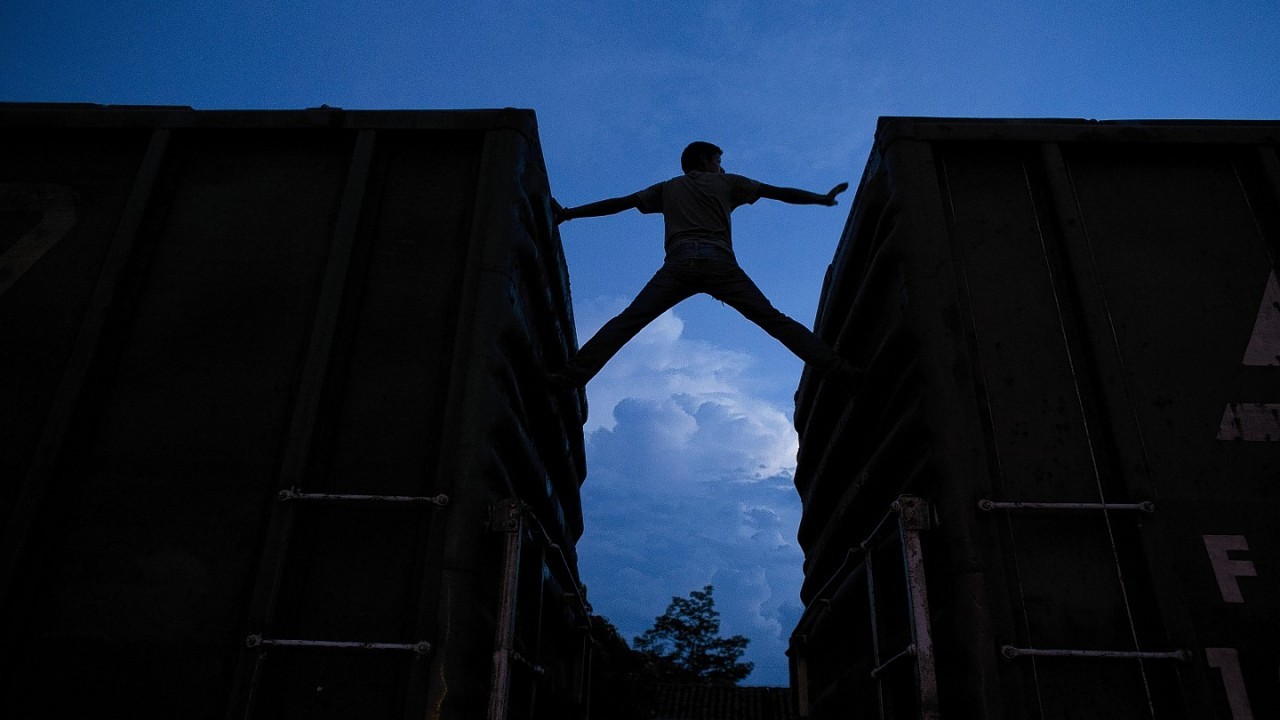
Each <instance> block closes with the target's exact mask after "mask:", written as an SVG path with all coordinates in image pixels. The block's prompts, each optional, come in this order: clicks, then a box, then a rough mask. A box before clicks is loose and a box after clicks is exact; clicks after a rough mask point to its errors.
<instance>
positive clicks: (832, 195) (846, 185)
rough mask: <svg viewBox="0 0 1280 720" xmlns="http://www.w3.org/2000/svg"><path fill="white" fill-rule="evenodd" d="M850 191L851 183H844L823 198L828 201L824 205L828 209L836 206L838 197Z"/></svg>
mask: <svg viewBox="0 0 1280 720" xmlns="http://www.w3.org/2000/svg"><path fill="white" fill-rule="evenodd" d="M848 189H849V183H847V182H842V183H840V184H839V185H837V186H835V187H833V188H831V190H829V191H828V192H827V194H826V195H824V196H823V197H825V198H826V199H827V200H826V202H825V203H823V204H824V205H827V206H828V207H830V206H832V205H835V204H836V196H837V195H839V194H840V193H842V192H844V191H845V190H848Z"/></svg>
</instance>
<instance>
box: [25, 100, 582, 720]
mask: <svg viewBox="0 0 1280 720" xmlns="http://www.w3.org/2000/svg"><path fill="white" fill-rule="evenodd" d="M0 116H3V120H4V121H5V124H6V132H5V137H4V138H3V140H0V156H3V157H4V158H5V161H4V162H3V163H0V283H3V284H0V370H3V371H4V377H6V378H8V380H6V381H5V382H4V383H0V407H3V408H4V412H2V413H0V432H2V433H3V434H2V437H3V438H4V442H3V444H2V448H0V477H3V482H0V502H2V503H3V505H0V517H3V518H4V519H5V521H6V526H5V533H6V534H5V536H4V539H5V542H4V545H3V547H0V550H3V554H0V561H2V562H4V563H5V564H4V565H3V566H2V567H0V569H2V570H3V571H4V572H5V575H4V577H3V580H4V581H5V583H6V584H5V586H4V590H5V598H4V599H5V602H6V604H5V606H4V618H3V629H4V639H5V650H4V653H3V654H4V662H5V670H4V681H3V686H4V688H5V690H4V692H3V696H4V697H3V699H0V708H7V710H5V711H4V714H5V715H6V716H9V717H28V716H44V715H48V716H61V715H63V714H67V713H72V714H75V713H86V712H89V711H93V712H95V713H98V712H103V713H106V714H107V715H108V716H125V715H126V714H127V715H129V716H132V717H192V718H194V717H222V716H224V715H225V714H226V713H227V712H228V708H229V707H231V708H239V710H237V712H239V711H251V713H252V716H254V717H356V716H358V717H371V718H372V717H399V716H401V715H402V714H403V713H405V712H414V710H413V708H415V707H416V708H417V712H425V710H426V707H427V704H426V703H427V694H428V684H429V683H431V682H436V681H439V682H440V683H444V684H445V687H443V689H442V688H440V687H437V688H435V690H434V691H433V692H435V693H436V695H435V696H433V697H432V700H431V703H432V705H433V706H434V708H435V710H436V711H437V712H441V711H443V712H444V715H443V717H469V716H473V715H474V713H475V712H477V709H478V710H479V711H480V712H483V709H484V707H485V703H486V701H487V699H488V698H487V695H486V694H485V693H486V691H487V689H488V683H489V673H490V667H489V665H488V662H489V660H490V656H491V654H492V648H491V645H492V638H493V624H492V616H493V614H494V612H495V611H494V610H493V608H492V605H493V604H494V603H495V602H496V600H497V597H496V593H497V592H498V590H497V588H498V583H497V580H496V578H497V576H498V575H499V574H500V568H499V565H500V562H501V558H500V557H499V556H498V551H497V547H498V543H497V542H496V541H491V540H490V539H489V533H488V531H487V527H486V521H487V512H488V508H489V506H490V505H491V504H492V503H493V502H495V501H496V500H498V499H501V498H505V497H511V496H513V495H520V496H522V497H525V498H526V499H527V501H528V502H529V503H530V506H531V507H533V508H534V511H535V512H537V513H539V517H541V518H542V522H543V523H544V524H545V526H546V527H547V528H549V530H548V532H549V533H550V535H551V537H552V539H553V541H554V542H557V543H559V544H560V545H561V547H563V548H565V550H566V553H567V557H568V558H569V560H570V561H571V563H572V562H573V560H574V556H573V552H572V547H573V543H574V542H575V541H576V539H577V537H578V535H579V534H580V533H581V517H580V511H579V509H578V508H579V505H578V501H577V485H578V483H579V482H580V481H581V477H582V473H583V472H584V471H583V469H582V467H581V432H580V423H578V424H575V423H574V422H572V418H570V420H568V421H562V422H561V423H559V424H554V425H553V424H551V423H543V424H542V427H539V428H538V429H537V430H536V433H535V432H534V431H533V430H532V429H529V428H524V429H523V430H522V429H521V427H520V423H521V422H526V423H527V421H528V419H529V417H530V416H531V413H530V414H525V415H521V416H518V417H517V418H516V420H515V421H514V422H515V423H516V425H517V428H516V429H515V430H508V431H507V432H508V434H511V435H514V436H515V437H516V439H517V440H520V441H521V442H523V443H524V445H525V446H527V445H529V444H530V443H533V444H536V445H538V446H540V448H541V455H539V453H538V452H534V453H532V454H530V453H529V452H528V450H527V448H525V449H523V450H522V451H521V452H520V453H516V455H517V457H515V458H511V457H507V456H510V455H511V454H512V452H511V450H510V447H502V448H498V449H496V450H492V451H485V457H484V458H479V457H471V458H459V457H456V455H457V454H458V453H471V454H472V455H477V456H478V455H480V454H481V451H482V449H481V448H479V447H478V446H479V445H480V444H482V443H483V442H484V441H483V438H488V437H491V436H493V434H494V432H495V431H493V430H492V429H490V428H491V426H501V425H502V422H503V421H501V420H500V419H498V418H496V414H497V413H498V412H499V405H497V404H495V403H494V402H493V401H491V400H484V399H483V398H481V399H480V401H479V402H472V401H471V400H470V399H469V398H470V397H472V396H475V397H479V396H480V395H481V394H482V393H478V392H477V391H476V389H475V388H476V387H478V386H484V385H490V386H491V385H493V382H494V381H493V380H486V379H484V378H485V377H486V376H487V374H488V373H494V372H497V370H495V368H501V367H502V366H504V365H510V364H511V363H512V362H517V361H518V362H520V363H524V364H525V365H529V366H532V367H535V368H536V367H540V366H541V363H542V362H543V358H544V357H553V358H556V359H559V357H562V356H563V353H564V352H565V349H566V346H567V345H568V344H572V343H573V337H572V316H571V314H570V312H569V310H568V308H567V303H568V298H567V283H566V282H565V280H564V276H563V270H562V269H561V261H560V257H559V252H558V245H557V244H556V243H557V241H556V239H555V238H554V235H553V231H552V229H551V227H550V223H549V219H548V218H546V217H543V216H542V215H540V214H539V213H538V210H537V208H543V206H545V204H546V201H545V198H546V196H547V191H546V187H545V185H546V178H545V171H544V170H543V169H542V165H541V157H540V150H538V148H537V144H536V130H535V129H534V126H533V122H532V114H531V113H524V114H521V113H519V112H516V111H510V112H504V113H499V112H493V113H488V114H486V113H484V112H478V113H456V114H452V115H451V114H450V113H447V112H442V113H429V112H428V113H398V114H397V113H365V114H363V115H361V114H353V115H351V116H345V117H344V116H343V114H342V113H341V112H339V111H333V112H328V113H325V112H321V113H319V114H316V113H314V112H307V113H301V112H299V113H258V114H255V113H221V114H217V113H196V112H191V111H181V110H175V111H170V112H164V111H160V110H155V111H152V112H150V113H148V112H144V111H134V112H130V111H125V110H113V109H99V110H94V109H84V108H80V109H75V108H68V109H63V110H61V111H60V110H58V109H56V108H55V109H48V108H46V109H36V110H34V111H33V110H30V109H17V108H14V107H10V108H7V109H5V110H0ZM369 124H372V125H375V126H379V127H378V129H377V130H376V131H374V130H370V129H368V127H367V125H369ZM153 126H155V127H153ZM165 127H172V129H164V128H165ZM156 128H160V129H156ZM486 153H487V154H486ZM486 173H487V174H488V176H485V174H486ZM485 193H489V194H496V196H497V199H496V200H495V199H491V198H486V197H481V195H483V194H485ZM531 194H532V195H531ZM508 206H510V207H508ZM543 209H545V208H543ZM486 210H488V211H489V212H492V213H495V214H497V215H498V217H499V219H498V220H497V221H494V220H493V218H492V217H487V216H486V217H480V218H478V217H477V213H478V212H479V213H484V212H486ZM507 216H510V217H511V218H516V219H515V220H510V221H509V220H508V218H507ZM521 220H522V222H521ZM540 225H541V226H545V227H540ZM495 233H496V235H495ZM503 233H507V234H508V235H509V234H510V233H516V234H519V235H520V236H521V238H525V236H526V235H529V234H534V235H536V236H537V237H535V238H532V239H527V238H525V239H520V240H514V239H507V236H504V235H502V234H503ZM534 241H536V244H537V246H538V247H537V249H531V250H524V251H523V255H525V256H532V260H530V259H528V258H526V259H524V260H520V259H519V258H517V257H516V256H515V255H516V253H515V252H514V251H513V250H511V249H509V248H508V247H507V246H506V245H507V244H508V243H509V244H510V246H511V247H523V246H526V245H530V243H531V242H534ZM522 243H523V245H522ZM488 245H494V246H497V247H498V248H499V249H498V250H497V251H496V253H495V251H493V250H492V249H491V248H487V247H486V246H488ZM14 247H17V248H18V249H19V251H20V252H19V251H14V252H10V251H11V250H12V249H13V248H14ZM530 247H532V246H530ZM31 248H35V250H34V251H33V250H31ZM33 252H34V255H33ZM495 255H496V256H497V258H498V260H496V261H495V260H494V256H495ZM33 257H34V261H31V260H30V258H33ZM530 262H532V263H535V264H537V263H540V264H542V265H543V266H550V265H552V264H554V265H555V268H551V267H546V268H545V269H544V270H542V271H541V272H532V271H529V270H525V274H526V275H529V276H530V278H529V279H528V280H526V281H525V282H527V283H531V284H533V285H535V286H536V288H537V290H536V291H534V292H532V293H531V292H530V291H529V290H520V289H519V282H517V281H514V280H512V279H511V278H512V277H513V276H514V275H516V274H517V270H516V269H515V268H517V267H523V266H525V265H527V264H528V263H530ZM486 263H487V264H488V266H487V267H486ZM485 276H489V277H491V278H493V277H496V278H499V280H498V281H493V280H490V281H485V280H484V279H483V278H484V277H485ZM548 277H550V278H552V279H553V280H555V281H557V282H553V283H548V280H547V278H548ZM467 293H472V295H473V297H467ZM480 293H487V295H486V296H484V297H475V296H474V295H477V294H480ZM522 293H523V294H524V295H526V296H527V295H530V294H534V295H537V297H536V299H535V300H529V299H527V298H525V299H523V300H522V299H521V298H520V297H519V296H520V295H521V294H522ZM495 318H496V319H495ZM504 318H511V319H509V320H504ZM478 319H479V320H480V322H479V323H478V325H479V327H473V325H476V324H477V320H478ZM508 326H510V327H516V328H524V329H523V331H522V332H510V331H509V330H508V329H507V328H508ZM500 332H505V333H506V334H507V335H511V337H507V338H506V339H505V340H503V341H501V342H499V340H497V339H496V338H494V339H489V340H486V339H485V338H481V340H480V341H478V340H476V338H477V337H478V336H479V335H482V334H484V333H491V334H497V333H500ZM535 341H536V345H537V347H536V348H535V347H533V346H532V344H533V343H535ZM460 342H461V343H465V347H462V348H460V347H459V346H458V345H459V343H460ZM503 343H505V344H506V345H514V346H517V349H516V350H513V351H512V353H513V355H516V356H518V357H516V358H514V359H513V358H511V357H504V356H501V355H500V354H497V353H496V352H494V353H491V354H492V355H493V357H486V358H460V357H458V353H460V352H461V353H467V352H473V351H474V349H475V348H477V347H480V348H488V347H494V348H496V347H498V346H500V345H502V344H503ZM557 356H559V357H557ZM469 367H474V368H476V370H475V372H474V373H472V374H471V375H467V373H466V372H465V370H466V369H467V368H469ZM460 368H461V370H460ZM507 374H510V373H507ZM466 378H470V379H466ZM530 379H531V378H530V377H529V376H528V373H527V372H524V371H521V377H520V378H518V379H517V380H516V381H514V382H515V383H516V384H515V385H513V386H512V389H510V390H509V391H508V392H507V395H508V396H513V397H516V398H517V399H518V398H519V397H520V395H521V393H524V394H525V395H528V396H533V395H537V394H538V391H537V390H530V389H529V388H530V387H531V386H530V385H529V382H530ZM536 379H537V378H533V380H536ZM534 387H536V388H540V386H534ZM469 394H470V395H469ZM526 402H530V403H531V402H532V400H528V399H526ZM541 402H542V403H543V404H544V405H545V403H546V402H547V401H546V400H545V399H543V400H541ZM542 410H543V411H548V410H547V408H542ZM572 410H574V411H575V412H576V411H577V410H579V408H573V409H572ZM486 414H487V416H486ZM567 414H568V415H572V414H573V413H572V412H570V413H567ZM486 417H488V419H486ZM528 434H532V437H534V438H535V439H534V440H532V441H530V440H528V439H527V437H526V435H528ZM442 443H445V444H447V445H448V447H445V446H442ZM522 447H523V446H522ZM490 454H492V455H494V456H496V457H498V458H503V457H507V459H506V460H505V463H506V465H507V466H510V468H511V475H513V476H517V477H526V478H532V479H534V480H536V481H537V485H536V487H535V488H534V489H532V490H531V489H529V488H520V487H516V486H515V484H514V483H513V482H512V480H511V479H510V478H509V477H506V476H503V475H502V474H501V473H495V472H494V471H493V470H492V466H493V464H494V461H493V460H492V459H489V457H488V455H490ZM529 463H534V466H530V465H529ZM538 463H543V464H545V465H546V466H547V467H549V468H550V470H547V469H544V468H543V467H541V466H540V465H538ZM454 473H463V476H461V477H455V476H454ZM549 473H550V474H549ZM565 473H568V474H569V475H570V477H564V474H565ZM290 487H294V488H296V489H297V490H300V491H302V492H306V493H329V494H348V495H349V494H360V495H378V496H413V497H425V498H431V497H435V496H437V495H441V494H445V495H447V496H448V497H447V499H445V498H441V502H440V503H438V504H431V503H405V504H403V505H398V506H393V505H390V504H379V505H369V504H365V505H352V504H324V503H312V504H307V505H298V504H297V503H293V504H286V505H287V507H286V505H282V501H281V499H280V492H281V490H286V489H289V488H290ZM540 572H541V570H539V573H540ZM570 572H571V573H573V572H576V570H575V569H571V570H570ZM489 576H493V577H492V578H491V577H489ZM570 589H572V588H570ZM455 601H456V602H457V603H459V604H458V605H456V606H455V605H450V603H451V602H455ZM486 608H488V609H486ZM486 618H488V619H486ZM556 627H557V628H558V627H559V626H556ZM451 631H452V632H453V633H454V637H452V638H450V637H449V633H450V632H451ZM251 633H259V634H262V635H270V636H273V637H284V638H317V639H329V640H338V641H360V642H374V643H399V644H413V643H419V642H424V641H426V642H430V643H431V644H432V647H433V648H434V649H435V650H436V655H435V656H423V655H422V654H420V653H414V652H405V651H389V652H367V653H358V652H347V651H336V652H335V651H326V650H322V649H298V650H272V651H271V652H270V653H261V652H257V651H254V652H250V651H249V650H247V649H246V642H247V637H248V636H249V635H250V634H251ZM548 646H549V647H550V645H548ZM446 651H448V652H449V655H448V657H445V652H446ZM579 660H580V659H579ZM433 663H434V664H433ZM432 668H434V673H435V680H432V679H431V678H429V677H428V674H429V673H430V672H433V671H432V670H431V669H432ZM446 679H447V680H448V681H451V682H452V683H453V685H454V687H453V688H452V689H450V688H449V687H447V685H448V683H447V682H445V681H446ZM449 692H452V693H453V695H452V696H451V697H449V698H448V700H447V702H446V697H445V695H444V694H442V693H449ZM442 708H443V710H442ZM246 709H247V710H246ZM32 712H35V713H36V714H35V715H31V714H28V713H32Z"/></svg>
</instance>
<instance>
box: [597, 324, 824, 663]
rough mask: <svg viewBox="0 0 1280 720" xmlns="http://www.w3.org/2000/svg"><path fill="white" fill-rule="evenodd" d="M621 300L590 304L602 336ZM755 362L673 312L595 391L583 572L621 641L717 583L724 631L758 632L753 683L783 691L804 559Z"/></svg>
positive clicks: (785, 417)
mask: <svg viewBox="0 0 1280 720" xmlns="http://www.w3.org/2000/svg"><path fill="white" fill-rule="evenodd" d="M620 307H621V301H597V302H588V303H581V304H580V305H579V317H580V319H581V320H582V321H583V324H584V326H585V328H586V329H587V330H588V331H589V332H590V331H594V329H595V328H596V327H598V326H599V324H601V322H602V321H603V320H604V319H606V317H607V316H608V315H611V314H612V312H614V311H616V310H617V309H620ZM752 367H753V363H752V358H751V357H750V356H749V355H746V354H744V353H741V352H735V351H732V350H727V349H725V348H722V347H717V346H715V345H712V344H709V343H705V342H699V341H695V340H691V339H689V338H687V337H685V336H684V325H683V322H682V321H681V319H680V318H679V316H678V315H677V314H675V313H674V312H669V313H667V314H665V315H663V316H662V317H661V318H659V319H658V320H657V321H655V322H654V323H653V324H652V325H651V326H650V327H648V328H646V329H645V330H644V331H643V332H642V333H641V334H640V335H639V336H637V337H636V339H635V340H633V341H632V342H631V343H630V344H628V345H627V346H626V347H625V348H624V349H623V350H622V352H620V353H619V354H618V356H617V357H616V358H615V359H614V361H613V362H611V363H610V364H609V365H607V366H606V367H605V369H604V370H603V371H602V372H601V374H600V375H599V376H597V377H596V379H595V380H593V381H592V383H591V385H590V386H589V388H588V397H589V400H590V403H591V421H590V423H589V424H588V428H587V429H588V436H587V462H588V477H587V481H586V484H585V485H584V487H583V503H584V513H585V520H586V525H587V529H586V534H585V535H584V536H583V538H582V540H581V541H580V543H579V547H578V550H579V555H580V558H581V563H582V574H583V579H584V581H585V582H586V583H587V585H588V588H589V597H590V599H591V602H592V604H593V605H594V607H595V608H596V610H597V612H599V613H600V614H602V615H604V616H606V617H608V618H609V619H610V620H611V621H612V622H613V623H614V624H615V625H617V626H618V629H619V630H620V631H621V632H622V633H623V635H624V636H626V637H628V638H630V637H634V636H635V635H637V634H639V633H640V632H642V631H644V630H645V629H646V628H648V627H649V626H650V625H652V623H653V619H654V618H655V617H656V616H658V615H660V614H661V613H662V612H663V611H664V610H665V609H666V607H667V604H668V603H669V602H670V601H671V598H672V597H673V596H685V595H687V594H688V593H689V591H691V590H696V589H700V588H701V587H702V586H703V585H707V584H711V585H714V586H715V588H716V595H715V598H716V608H717V609H718V610H719V611H720V613H721V629H722V632H723V633H724V634H726V635H732V634H742V635H746V636H747V637H749V638H751V645H750V646H749V648H748V654H747V656H746V658H745V659H747V660H750V661H752V662H754V663H755V664H756V671H755V673H753V675H752V676H751V677H750V678H748V680H747V682H748V683H750V684H767V685H785V684H786V683H787V671H786V658H785V654H784V653H785V650H786V643H787V638H788V637H789V635H790V632H791V629H792V628H793V627H794V625H795V622H796V620H797V619H798V616H799V612H800V606H799V600H798V594H799V586H800V582H801V580H802V561H803V556H802V554H801V552H800V549H799V546H798V545H797V543H796V541H795V532H796V527H797V526H798V525H799V521H800V503H799V499H798V498H797V496H796V493H795V489H794V485H793V480H792V473H793V471H794V468H795V457H796V448H797V440H796V435H795V431H794V430H793V428H792V426H791V422H790V419H789V416H790V409H789V408H781V407H778V406H776V405H773V404H770V403H769V402H767V401H765V400H763V399H761V398H759V397H755V396H753V395H752V394H750V392H749V391H748V390H746V389H745V388H749V387H750V386H751V383H750V374H751V372H752Z"/></svg>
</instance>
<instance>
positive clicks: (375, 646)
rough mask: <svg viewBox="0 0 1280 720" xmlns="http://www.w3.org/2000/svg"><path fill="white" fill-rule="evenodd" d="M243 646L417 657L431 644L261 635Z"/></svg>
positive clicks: (253, 637) (424, 642)
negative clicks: (405, 653) (399, 652)
mask: <svg viewBox="0 0 1280 720" xmlns="http://www.w3.org/2000/svg"><path fill="white" fill-rule="evenodd" d="M245 646H246V647H251V648H255V647H286V648H312V649H321V650H408V651H410V652H414V653H417V654H418V655H427V654H429V653H430V652H431V643H429V642H426V641H425V640H424V641H422V642H418V643H375V642H350V641H342V640H284V639H281V638H264V637H262V636H261V635H250V636H249V637H247V638H245Z"/></svg>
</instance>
